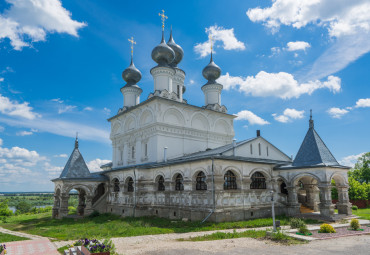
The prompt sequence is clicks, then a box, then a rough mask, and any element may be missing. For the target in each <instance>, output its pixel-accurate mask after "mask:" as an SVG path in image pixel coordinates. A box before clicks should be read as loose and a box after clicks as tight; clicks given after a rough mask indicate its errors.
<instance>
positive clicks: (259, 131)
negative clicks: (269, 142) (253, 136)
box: [257, 129, 261, 137]
mask: <svg viewBox="0 0 370 255" xmlns="http://www.w3.org/2000/svg"><path fill="white" fill-rule="evenodd" d="M260 136H261V130H259V129H258V130H257V137H260Z"/></svg>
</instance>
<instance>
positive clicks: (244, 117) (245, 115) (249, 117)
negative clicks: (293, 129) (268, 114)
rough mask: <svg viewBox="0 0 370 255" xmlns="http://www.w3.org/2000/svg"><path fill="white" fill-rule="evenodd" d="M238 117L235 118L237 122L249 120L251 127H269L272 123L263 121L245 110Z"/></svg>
mask: <svg viewBox="0 0 370 255" xmlns="http://www.w3.org/2000/svg"><path fill="white" fill-rule="evenodd" d="M236 115H237V116H238V117H236V118H235V120H247V121H248V122H249V125H267V124H270V122H268V121H266V120H264V119H262V118H261V117H259V116H257V115H256V114H254V113H253V112H251V111H248V110H243V111H240V112H238V113H237V114H236Z"/></svg>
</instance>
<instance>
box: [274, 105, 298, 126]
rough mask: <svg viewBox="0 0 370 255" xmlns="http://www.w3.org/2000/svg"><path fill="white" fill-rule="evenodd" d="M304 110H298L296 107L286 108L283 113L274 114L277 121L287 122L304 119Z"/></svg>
mask: <svg viewBox="0 0 370 255" xmlns="http://www.w3.org/2000/svg"><path fill="white" fill-rule="evenodd" d="M303 114H304V111H298V110H296V109H291V108H286V109H285V110H284V112H283V114H282V115H277V114H276V113H274V114H272V116H273V117H274V119H275V120H276V121H279V122H282V123H287V122H291V121H293V120H295V119H302V118H303V117H304V115H303Z"/></svg>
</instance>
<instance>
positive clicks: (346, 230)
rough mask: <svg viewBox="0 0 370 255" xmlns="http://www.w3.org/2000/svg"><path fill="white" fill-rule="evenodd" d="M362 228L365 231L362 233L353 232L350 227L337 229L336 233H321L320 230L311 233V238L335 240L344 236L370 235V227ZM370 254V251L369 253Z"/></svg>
mask: <svg viewBox="0 0 370 255" xmlns="http://www.w3.org/2000/svg"><path fill="white" fill-rule="evenodd" d="M360 228H361V229H363V231H360V230H358V231H354V230H351V229H350V228H349V227H348V226H346V227H343V228H336V229H335V231H336V232H335V233H319V230H313V231H311V232H312V235H311V236H312V237H314V238H319V239H326V238H333V237H337V236H344V235H356V234H365V233H367V234H370V227H368V226H361V227H360ZM369 245H370V244H369ZM369 248H370V247H369ZM369 254H370V251H369Z"/></svg>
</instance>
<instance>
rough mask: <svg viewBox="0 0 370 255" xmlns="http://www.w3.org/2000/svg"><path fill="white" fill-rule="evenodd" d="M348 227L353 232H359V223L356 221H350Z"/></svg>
mask: <svg viewBox="0 0 370 255" xmlns="http://www.w3.org/2000/svg"><path fill="white" fill-rule="evenodd" d="M350 226H351V228H352V229H353V230H359V229H360V222H359V221H358V219H352V220H351V223H350Z"/></svg>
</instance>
